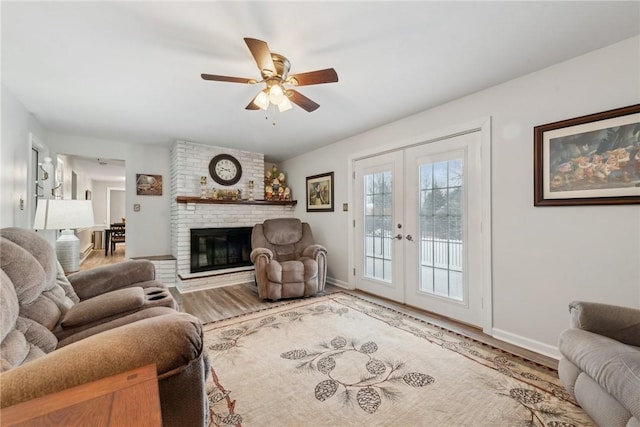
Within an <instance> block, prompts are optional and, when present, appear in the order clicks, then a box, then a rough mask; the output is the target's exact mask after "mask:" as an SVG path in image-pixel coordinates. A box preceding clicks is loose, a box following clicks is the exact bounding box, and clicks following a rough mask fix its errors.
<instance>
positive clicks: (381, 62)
mask: <svg viewBox="0 0 640 427" xmlns="http://www.w3.org/2000/svg"><path fill="white" fill-rule="evenodd" d="M1 7H2V11H1V13H2V28H1V29H2V81H3V83H4V85H5V86H6V88H8V89H9V90H10V91H11V92H12V93H13V94H14V95H15V96H16V97H17V98H18V99H19V100H20V101H21V102H22V103H23V104H24V106H25V107H26V108H27V109H28V110H30V111H31V112H33V113H34V114H35V116H36V117H37V119H38V120H39V121H40V122H41V123H42V124H43V125H44V126H45V127H46V128H47V129H49V130H52V131H55V132H62V133H71V134H78V135H85V136H92V137H97V138H105V139H111V140H119V141H131V142H137V143H160V144H168V143H170V142H172V141H175V140H178V139H180V140H187V141H193V142H200V143H206V144H212V145H218V146H226V147H234V148H239V149H246V150H250V151H255V152H262V153H265V156H266V158H267V159H268V160H271V161H280V160H283V159H286V158H290V157H292V156H294V155H297V154H300V153H303V152H307V151H310V150H312V149H314V148H317V147H320V146H322V145H325V144H329V143H332V142H335V141H338V140H341V139H344V138H345V137H348V136H351V135H355V134H358V133H360V132H363V131H365V130H367V129H371V128H373V127H377V126H380V125H383V124H386V123H389V122H391V121H394V120H397V119H399V118H401V117H405V116H407V115H410V114H412V113H416V112H419V111H423V110H425V109H428V108H431V107H434V106H436V105H440V104H442V103H445V102H447V101H450V100H453V99H456V98H459V97H461V96H464V95H467V94H470V93H474V92H477V91H479V90H482V89H485V88H487V87H490V86H493V85H495V84H498V83H501V82H503V81H506V80H509V79H513V78H515V77H518V76H521V75H525V74H528V73H531V72H533V71H536V70H539V69H542V68H544V67H547V66H549V65H552V64H555V63H558V62H560V61H563V60H566V59H568V58H571V57H575V56H578V55H580V54H583V53H586V52H588V51H591V50H594V49H597V48H600V47H603V46H607V45H610V44H613V43H615V42H617V41H620V40H623V39H626V38H629V37H632V36H634V35H636V34H640V2H638V1H627V2H610V1H604V2H591V1H587V2H581V1H570V2H396V1H394V2H302V1H300V2H188V3H187V2H144V1H140V2H8V1H2V3H1ZM243 37H253V38H258V39H261V40H264V41H266V42H267V43H268V44H269V47H270V48H271V50H272V51H273V52H277V53H280V54H283V55H285V56H286V57H287V58H288V59H289V60H290V61H291V64H292V67H291V72H292V73H299V72H305V71H312V70H316V69H322V68H328V67H334V68H335V69H336V71H337V72H338V75H339V79H340V81H339V82H338V83H332V84H325V85H317V86H306V87H301V88H299V91H300V92H301V93H302V94H304V95H306V96H308V97H309V98H311V99H313V100H314V101H316V102H317V103H319V104H320V105H321V107H320V108H319V109H318V110H316V111H315V112H312V113H307V112H306V111H304V110H302V109H300V108H298V107H294V109H293V110H291V111H288V112H285V113H271V114H270V119H269V120H265V113H264V112H262V111H246V110H245V109H244V107H245V106H246V105H247V104H248V103H249V101H250V100H251V99H252V98H253V96H254V95H255V94H256V93H257V92H258V90H259V88H258V87H257V86H252V85H243V84H235V83H220V82H212V81H204V80H202V79H201V78H200V74H201V73H208V74H221V75H227V76H239V77H247V78H258V77H259V73H258V69H257V67H256V65H255V62H254V60H253V58H252V56H251V54H250V52H249V50H248V49H247V47H246V45H245V44H244V41H243ZM273 119H275V120H276V126H273V125H272V121H273Z"/></svg>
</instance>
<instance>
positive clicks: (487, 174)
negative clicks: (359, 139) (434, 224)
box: [347, 117, 493, 335]
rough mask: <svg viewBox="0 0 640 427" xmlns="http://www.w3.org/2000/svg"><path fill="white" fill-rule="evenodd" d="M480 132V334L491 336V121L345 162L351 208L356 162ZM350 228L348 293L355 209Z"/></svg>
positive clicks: (375, 150)
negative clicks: (481, 321)
mask: <svg viewBox="0 0 640 427" xmlns="http://www.w3.org/2000/svg"><path fill="white" fill-rule="evenodd" d="M476 131H479V132H480V135H481V142H480V146H481V148H480V151H481V153H480V156H481V159H480V161H481V165H482V186H481V193H482V194H481V204H482V249H483V250H482V257H483V258H482V304H483V306H482V308H483V323H482V330H483V332H484V333H486V334H488V335H493V289H492V278H493V275H492V261H491V260H492V256H491V255H492V252H491V247H492V246H491V117H485V118H480V119H476V120H473V121H470V122H466V123H462V124H459V125H456V126H452V127H450V128H444V129H439V130H435V131H428V132H425V133H424V134H420V135H415V136H413V137H409V138H404V139H400V140H398V141H392V142H389V143H388V144H385V145H382V146H378V147H375V148H369V149H366V150H362V151H359V152H356V153H353V154H351V155H349V156H348V158H347V162H348V164H347V173H348V174H347V176H349V177H351V179H349V180H348V184H347V189H348V196H349V204H350V205H351V206H352V207H354V206H355V203H357V201H356V199H355V194H354V192H355V183H354V181H355V176H354V174H355V168H354V165H355V161H356V160H360V159H364V158H367V157H371V156H375V155H379V154H383V153H385V152H388V151H393V150H397V149H402V148H408V147H411V146H414V145H420V144H425V143H430V142H435V141H439V140H441V139H446V138H450V137H452V136H455V135H459V134H463V133H469V132H476ZM348 218H349V227H348V239H347V250H348V257H349V259H348V263H349V264H348V265H349V289H355V288H356V282H355V276H354V274H353V271H354V268H355V243H354V242H355V237H356V236H355V228H354V227H353V224H354V220H355V209H353V208H352V209H349V215H348Z"/></svg>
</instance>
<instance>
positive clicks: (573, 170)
mask: <svg viewBox="0 0 640 427" xmlns="http://www.w3.org/2000/svg"><path fill="white" fill-rule="evenodd" d="M533 144H534V146H533V179H534V183H533V194H534V201H533V203H534V205H535V206H573V205H613V204H636V203H640V104H636V105H631V106H628V107H623V108H618V109H615V110H610V111H604V112H602V113H597V114H591V115H588V116H583V117H577V118H574V119H569V120H563V121H560V122H555V123H550V124H547V125H541V126H536V127H535V128H534V130H533Z"/></svg>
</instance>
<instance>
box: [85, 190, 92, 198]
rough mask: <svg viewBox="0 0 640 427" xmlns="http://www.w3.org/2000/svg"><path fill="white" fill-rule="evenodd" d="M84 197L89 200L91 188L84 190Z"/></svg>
mask: <svg viewBox="0 0 640 427" xmlns="http://www.w3.org/2000/svg"><path fill="white" fill-rule="evenodd" d="M84 199H85V200H91V190H85V192H84Z"/></svg>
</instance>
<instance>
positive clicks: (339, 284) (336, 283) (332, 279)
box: [327, 276, 353, 289]
mask: <svg viewBox="0 0 640 427" xmlns="http://www.w3.org/2000/svg"><path fill="white" fill-rule="evenodd" d="M327 283H329V284H330V285H334V286H337V287H339V288H343V289H353V288H352V287H351V286H349V284H348V283H347V282H343V281H342V280H338V279H336V278H335V277H330V276H327Z"/></svg>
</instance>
